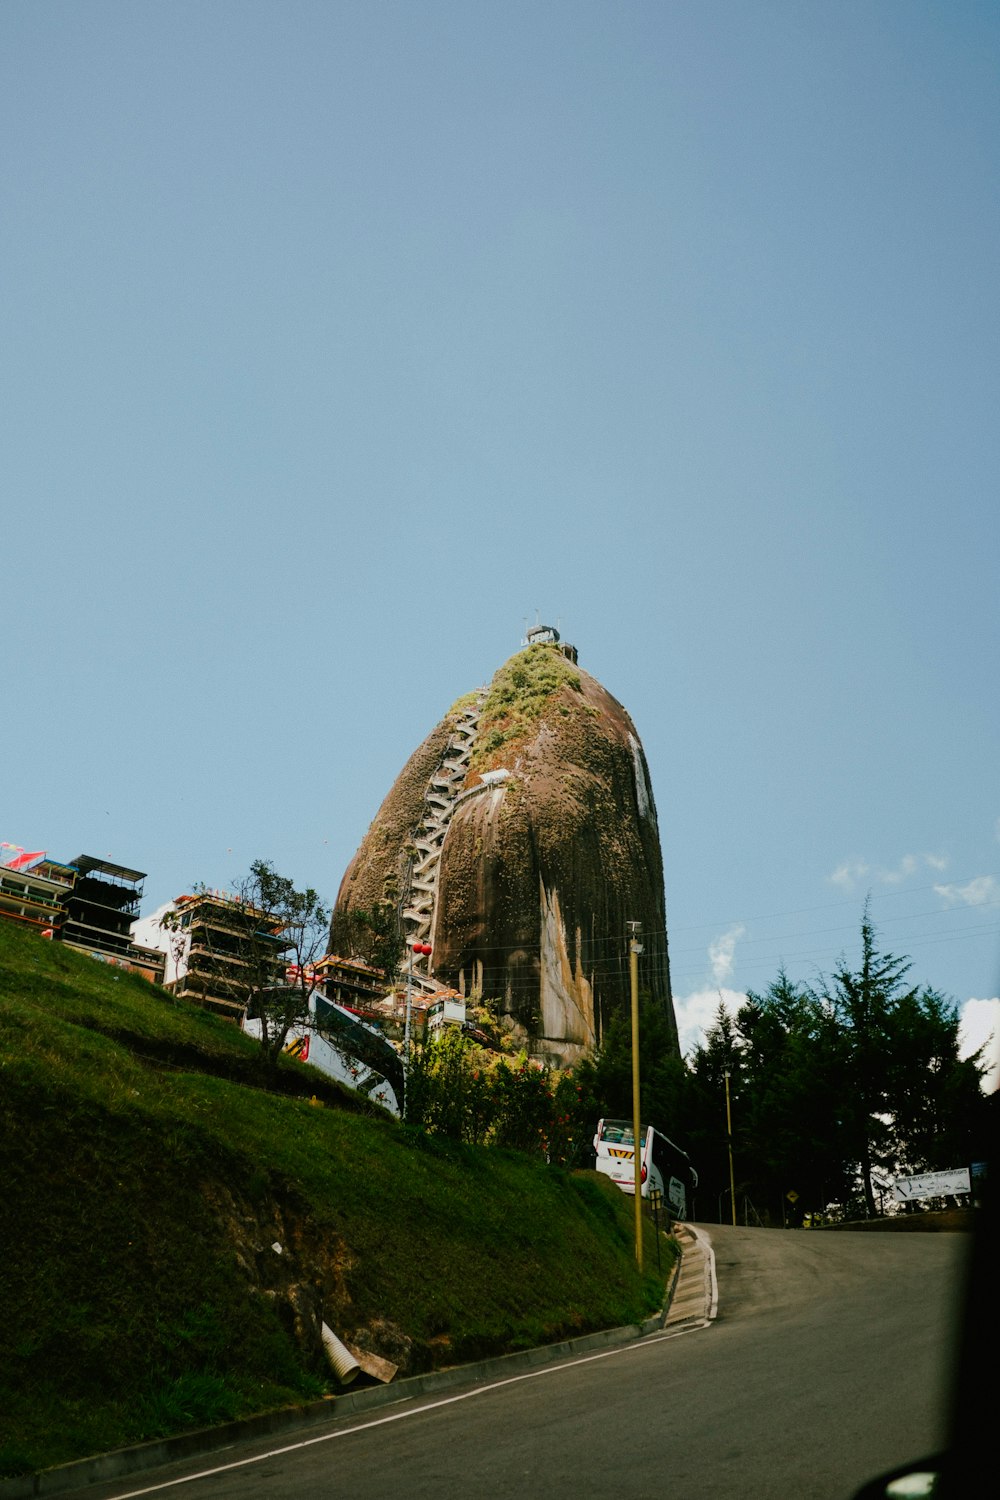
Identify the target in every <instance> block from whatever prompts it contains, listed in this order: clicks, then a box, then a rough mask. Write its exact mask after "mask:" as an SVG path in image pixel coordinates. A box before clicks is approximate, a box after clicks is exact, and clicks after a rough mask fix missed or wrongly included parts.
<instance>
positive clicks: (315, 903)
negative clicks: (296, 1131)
mask: <svg viewBox="0 0 1000 1500" xmlns="http://www.w3.org/2000/svg"><path fill="white" fill-rule="evenodd" d="M234 892H235V895H236V898H237V908H238V910H239V911H240V912H242V913H243V924H244V932H245V935H246V939H247V948H248V953H249V958H250V965H251V971H252V978H253V987H252V990H251V995H250V1002H249V1005H248V1009H247V1015H248V1017H250V1016H252V1017H253V1018H254V1019H255V1020H258V1021H259V1022H260V1043H261V1047H262V1049H263V1053H264V1060H265V1062H266V1064H267V1066H268V1067H269V1068H275V1067H276V1066H277V1063H278V1058H279V1057H280V1055H281V1052H282V1049H283V1048H284V1045H285V1042H286V1041H287V1039H288V1033H289V1032H290V1031H291V1029H292V1028H293V1026H299V1025H302V1024H303V1023H304V1022H305V1020H306V1019H307V1018H308V1015H309V999H310V996H311V995H312V993H313V991H314V990H315V988H316V985H317V976H316V971H315V964H316V963H317V961H318V960H319V959H320V958H322V957H323V955H324V954H325V952H326V940H327V932H328V929H329V923H330V913H329V909H328V908H327V907H326V906H325V905H324V903H323V901H322V899H321V898H320V896H318V895H317V893H316V892H315V891H314V890H313V889H312V887H311V886H309V887H307V889H306V890H304V891H300V890H297V889H296V888H295V885H294V884H293V883H292V881H291V880H289V879H288V877H287V876H285V875H279V874H278V872H277V871H276V870H275V868H274V866H273V865H272V864H271V863H270V861H269V860H266V859H255V860H254V862H253V864H252V865H251V866H250V873H249V875H246V876H245V877H244V878H243V880H241V881H240V882H238V883H237V885H236V886H235V887H234ZM262 918H263V920H261V919H262ZM274 934H277V935H278V937H279V938H280V940H281V944H282V948H283V955H284V957H283V962H284V965H285V973H284V975H283V976H280V975H276V973H275V957H274Z"/></svg>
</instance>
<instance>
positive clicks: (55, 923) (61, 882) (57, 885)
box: [0, 844, 77, 937]
mask: <svg viewBox="0 0 1000 1500" xmlns="http://www.w3.org/2000/svg"><path fill="white" fill-rule="evenodd" d="M76 875H77V872H76V869H75V868H74V866H73V865H63V864H59V863H58V861H57V860H54V859H48V858H46V855H45V851H44V849H37V850H34V851H31V850H24V849H22V848H20V847H19V846H18V845H16V844H2V845H0V917H6V918H8V920H10V921H13V922H21V923H23V924H24V926H26V927H33V928H35V929H36V930H37V931H39V932H42V933H44V934H45V935H46V936H48V937H58V936H59V935H60V933H61V930H62V925H63V921H64V919H65V916H66V907H65V901H66V898H67V896H68V895H69V893H70V892H71V891H72V889H73V884H74V882H75V880H76Z"/></svg>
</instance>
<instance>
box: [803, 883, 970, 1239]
mask: <svg viewBox="0 0 1000 1500" xmlns="http://www.w3.org/2000/svg"><path fill="white" fill-rule="evenodd" d="M911 967H912V965H911V964H910V961H909V959H905V958H897V957H895V955H894V954H892V953H880V952H879V951H878V947H877V944H876V933H875V928H874V925H873V923H872V920H871V917H870V915H869V908H868V903H867V902H866V903H865V909H864V914H863V916H862V919H861V964H860V967H859V968H857V969H851V968H849V967H848V965H847V963H846V961H841V963H840V965H839V967H838V968H837V969H836V970H835V971H834V973H833V976H832V979H831V980H829V981H828V982H827V984H826V985H825V986H824V987H823V988H822V989H821V990H820V992H819V995H818V996H817V998H818V999H819V1001H820V1003H821V1004H822V1005H823V1006H824V1008H825V1010H826V1012H827V1015H828V1017H829V1019H830V1020H831V1021H832V1022H833V1023H834V1027H833V1035H832V1042H833V1045H832V1049H831V1058H830V1064H831V1069H832V1071H833V1072H834V1073H835V1075H836V1076H835V1078H834V1088H835V1091H836V1094H837V1098H838V1102H839V1125H840V1128H841V1129H842V1131H843V1137H844V1139H843V1145H844V1150H845V1154H846V1155H847V1156H849V1157H850V1158H851V1160H853V1162H854V1163H855V1164H856V1166H857V1170H858V1173H859V1175H860V1178H861V1184H862V1190H863V1193H864V1200H865V1209H866V1212H867V1213H868V1215H869V1216H873V1215H874V1214H875V1212H876V1207H875V1195H874V1191H873V1182H872V1176H873V1172H874V1170H875V1169H876V1168H878V1167H882V1168H885V1169H887V1170H889V1171H897V1170H899V1168H900V1167H902V1168H903V1169H907V1168H909V1169H913V1168H917V1169H919V1168H921V1167H925V1166H932V1165H945V1166H953V1165H955V1164H956V1163H955V1161H954V1160H946V1159H945V1158H946V1157H948V1156H949V1155H950V1154H951V1153H952V1152H955V1151H961V1152H962V1155H963V1156H965V1151H967V1150H968V1147H969V1143H970V1142H971V1140H972V1139H973V1137H974V1134H975V1129H976V1123H977V1121H978V1118H979V1116H980V1113H981V1104H980V1100H979V1097H978V1091H979V1078H980V1076H981V1074H982V1071H983V1069H982V1066H981V1064H980V1061H979V1059H978V1058H972V1059H966V1061H965V1063H963V1062H961V1061H960V1059H959V1057H958V1013H957V1010H956V1008H955V1006H954V1004H952V1003H951V1002H949V1001H946V1000H944V999H943V997H942V996H940V995H939V994H937V992H936V991H934V990H931V989H927V988H924V989H920V988H919V987H914V988H908V987H907V986H906V984H905V983H904V980H905V977H906V975H907V973H908V972H909V970H910V968H911ZM963 1148H964V1149H963ZM965 1159H968V1158H967V1157H965Z"/></svg>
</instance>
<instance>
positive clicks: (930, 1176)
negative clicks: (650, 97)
mask: <svg viewBox="0 0 1000 1500" xmlns="http://www.w3.org/2000/svg"><path fill="white" fill-rule="evenodd" d="M969 1191H970V1185H969V1169H968V1167H956V1168H955V1169H954V1170H953V1171H951V1172H921V1174H920V1176H919V1177H897V1178H896V1181H895V1182H894V1183H893V1185H892V1196H893V1197H894V1198H895V1200H896V1202H897V1203H912V1202H914V1200H916V1199H917V1198H941V1197H944V1195H945V1194H946V1193H947V1194H954V1193H967V1192H969Z"/></svg>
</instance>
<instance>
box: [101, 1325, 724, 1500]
mask: <svg viewBox="0 0 1000 1500" xmlns="http://www.w3.org/2000/svg"><path fill="white" fill-rule="evenodd" d="M706 1327H708V1320H707V1319H702V1320H701V1321H700V1322H698V1323H692V1324H687V1325H685V1327H683V1328H678V1329H675V1330H674V1332H673V1333H652V1334H649V1335H648V1336H647V1337H646V1338H644V1339H637V1340H636V1341H635V1342H634V1343H631V1344H623V1345H621V1346H620V1347H619V1348H616V1349H604V1350H602V1351H601V1353H600V1354H582V1355H580V1357H579V1358H578V1359H571V1360H560V1361H559V1362H558V1363H557V1364H552V1365H546V1367H545V1368H544V1369H543V1370H528V1371H526V1373H525V1374H523V1375H508V1376H507V1378H506V1379H505V1380H494V1381H493V1382H492V1383H491V1384H490V1385H479V1386H475V1387H474V1388H473V1389H472V1390H471V1391H462V1392H460V1394H459V1395H457V1396H442V1397H441V1399H440V1400H438V1401H428V1402H427V1403H426V1405H424V1406H411V1407H408V1408H407V1410H406V1411H397V1412H392V1413H390V1415H389V1416H387V1417H373V1418H372V1420H371V1421H370V1422H359V1423H358V1425H357V1426H356V1427H344V1428H341V1429H339V1430H338V1431H337V1432H324V1433H321V1434H320V1436H319V1437H311V1438H303V1439H302V1440H301V1441H300V1442H297V1443H286V1444H285V1446H284V1447H282V1448H271V1449H269V1450H268V1452H267V1453H258V1454H256V1455H255V1456H254V1457H253V1458H237V1459H233V1461H232V1462H231V1463H227V1464H217V1465H216V1467H215V1468H213V1469H199V1471H198V1473H197V1474H184V1475H182V1477H181V1478H180V1479H167V1480H164V1481H163V1482H162V1483H160V1484H150V1485H147V1486H146V1488H145V1489H141V1490H127V1491H122V1493H121V1494H120V1495H115V1496H114V1497H112V1500H138V1497H139V1496H140V1495H156V1494H159V1493H160V1492H161V1491H162V1490H169V1489H173V1488H174V1486H175V1485H178V1484H193V1483H194V1481H195V1480H196V1479H211V1478H212V1476H213V1475H215V1474H226V1473H228V1472H229V1471H230V1470H232V1469H245V1468H247V1467H248V1466H249V1465H250V1464H263V1463H267V1462H268V1460H269V1459H272V1458H280V1457H281V1456H282V1455H283V1454H285V1453H295V1452H297V1451H298V1450H299V1449H302V1448H313V1447H315V1446H316V1444H317V1443H331V1442H333V1441H334V1440H335V1439H336V1438H345V1437H352V1436H353V1435H354V1434H355V1433H357V1432H368V1431H369V1430H370V1429H371V1428H373V1427H384V1426H386V1425H387V1424H388V1423H389V1422H402V1421H403V1420H404V1418H406V1417H419V1416H420V1415H421V1414H422V1413H423V1412H427V1411H436V1410H437V1409H438V1408H439V1407H442V1406H452V1405H454V1403H455V1402H456V1401H468V1400H469V1398H470V1397H472V1396H486V1395H488V1394H489V1392H490V1391H497V1390H500V1389H501V1388H502V1387H503V1386H505V1385H517V1384H518V1382H519V1381H522V1380H537V1379H538V1377H539V1376H540V1375H558V1374H559V1372H560V1371H562V1370H572V1369H573V1368H574V1367H575V1366H577V1365H589V1364H592V1363H593V1361H594V1360H596V1359H611V1358H613V1357H614V1356H615V1355H617V1354H634V1353H635V1351H636V1350H637V1349H648V1348H649V1346H650V1344H662V1343H664V1342H665V1341H666V1340H668V1339H679V1338H681V1337H683V1335H684V1334H685V1333H694V1332H695V1330H696V1329H698V1328H706ZM404 1399H405V1398H404Z"/></svg>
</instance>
